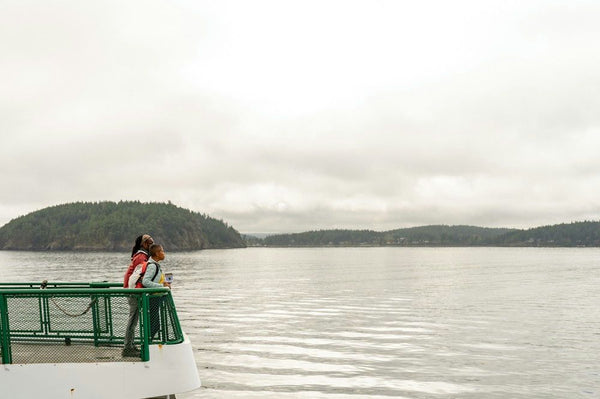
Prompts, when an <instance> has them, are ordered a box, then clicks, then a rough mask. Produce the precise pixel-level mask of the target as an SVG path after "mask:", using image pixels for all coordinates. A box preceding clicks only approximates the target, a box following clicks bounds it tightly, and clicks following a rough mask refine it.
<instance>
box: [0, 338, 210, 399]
mask: <svg viewBox="0 0 600 399" xmlns="http://www.w3.org/2000/svg"><path fill="white" fill-rule="evenodd" d="M149 350H150V360H149V361H147V362H142V361H140V360H139V359H135V361H131V362H102V363H38V364H3V365H1V366H0V367H1V368H0V397H2V398H4V397H6V398H11V399H31V398H44V399H108V398H110V399H143V398H151V397H157V396H158V397H159V396H165V395H170V394H176V393H181V392H187V391H191V390H194V389H196V388H198V387H200V378H199V377H198V371H197V369H196V364H195V360H194V353H193V349H192V346H191V344H190V341H189V339H188V337H187V336H185V337H184V340H183V342H182V343H180V344H175V345H150V346H149Z"/></svg>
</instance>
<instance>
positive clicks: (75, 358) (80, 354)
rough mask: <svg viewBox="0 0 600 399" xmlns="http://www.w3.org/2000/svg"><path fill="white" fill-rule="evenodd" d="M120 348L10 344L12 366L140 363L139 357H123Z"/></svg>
mask: <svg viewBox="0 0 600 399" xmlns="http://www.w3.org/2000/svg"><path fill="white" fill-rule="evenodd" d="M122 350H123V347H122V346H94V345H93V344H81V343H73V344H71V345H65V344H64V343H12V344H11V351H12V363H13V364H33V363H102V362H140V361H141V359H140V357H123V356H122V354H121V351H122Z"/></svg>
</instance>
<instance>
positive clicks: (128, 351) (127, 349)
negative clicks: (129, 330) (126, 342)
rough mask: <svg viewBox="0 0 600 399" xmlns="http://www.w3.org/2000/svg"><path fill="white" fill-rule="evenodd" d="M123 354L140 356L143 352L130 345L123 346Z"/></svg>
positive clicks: (124, 355) (125, 355)
mask: <svg viewBox="0 0 600 399" xmlns="http://www.w3.org/2000/svg"><path fill="white" fill-rule="evenodd" d="M122 354H123V357H140V356H141V354H142V353H141V352H140V350H139V349H138V348H136V347H135V346H130V347H125V348H123V352H122Z"/></svg>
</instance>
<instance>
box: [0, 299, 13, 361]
mask: <svg viewBox="0 0 600 399" xmlns="http://www.w3.org/2000/svg"><path fill="white" fill-rule="evenodd" d="M0 340H1V341H2V342H0V345H2V364H11V363H12V350H11V348H10V326H9V324H8V304H7V302H6V296H4V295H0Z"/></svg>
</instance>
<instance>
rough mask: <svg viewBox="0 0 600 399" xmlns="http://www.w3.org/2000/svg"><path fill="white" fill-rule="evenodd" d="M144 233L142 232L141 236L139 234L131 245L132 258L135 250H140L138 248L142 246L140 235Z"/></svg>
mask: <svg viewBox="0 0 600 399" xmlns="http://www.w3.org/2000/svg"><path fill="white" fill-rule="evenodd" d="M143 236H144V235H143V234H142V235H141V236H139V237H138V238H136V239H135V244H134V246H133V248H132V249H131V257H132V258H133V255H135V253H136V252H137V251H139V250H140V248H141V247H142V237H143Z"/></svg>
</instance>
